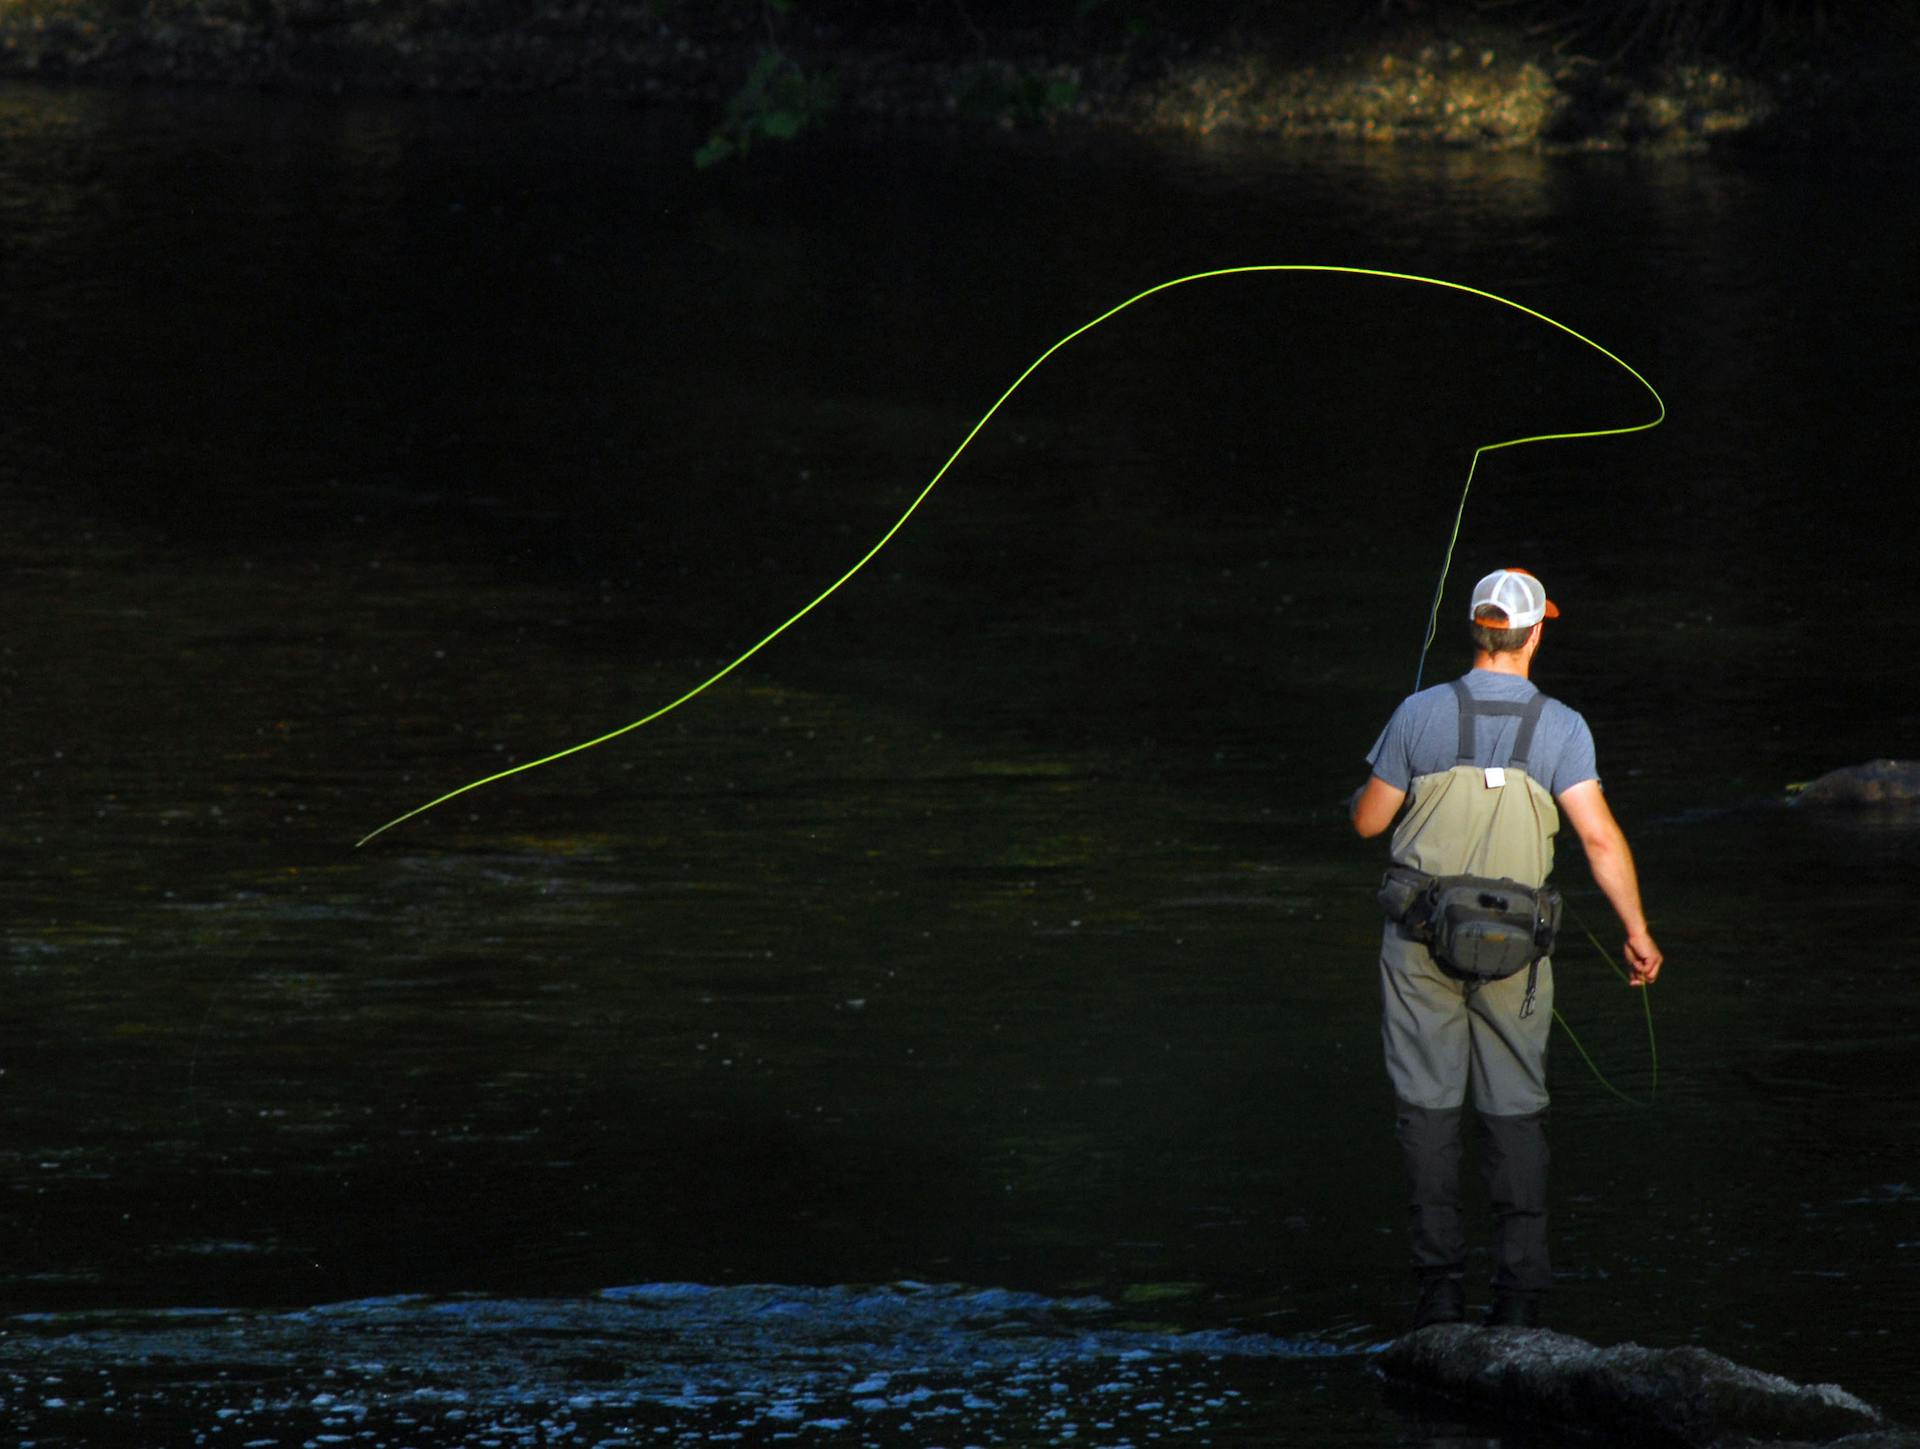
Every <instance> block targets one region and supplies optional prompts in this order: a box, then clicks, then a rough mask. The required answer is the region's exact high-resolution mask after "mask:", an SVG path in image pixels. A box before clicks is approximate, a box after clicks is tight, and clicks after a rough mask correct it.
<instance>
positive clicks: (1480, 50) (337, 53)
mask: <svg viewBox="0 0 1920 1449" xmlns="http://www.w3.org/2000/svg"><path fill="white" fill-rule="evenodd" d="M1386 8H1387V7H1382V10H1383V12H1384V11H1385V10H1386ZM154 10H155V7H151V6H149V7H145V9H144V11H143V17H144V18H125V17H116V16H115V14H114V12H113V10H112V9H111V7H107V6H104V5H102V4H99V3H91V4H89V3H79V4H58V3H43V4H40V5H37V6H21V7H16V8H14V9H12V10H7V11H0V75H5V76H10V77H13V78H31V79H38V80H43V81H45V80H50V81H57V82H67V83H82V84H102V85H156V84H157V85H180V86H196V87H199V86H218V87H239V88H249V89H271V90H286V91H295V92H317V93H332V94H343V93H374V94H394V93H400V94H407V93H419V94H451V95H472V96H517V95H550V96H562V97H564V96H594V97H602V98H611V99H616V100H626V101H630V102H633V103H635V104H641V105H648V104H677V105H690V106H696V107H698V106H709V107H713V108H714V110H715V114H716V117H718V116H719V115H720V112H721V108H723V107H724V106H726V105H727V103H728V101H729V99H730V98H739V97H742V96H743V94H745V93H744V92H743V86H745V85H746V84H747V81H748V78H749V76H750V75H752V74H753V72H754V68H755V65H756V62H758V61H760V60H761V59H762V58H763V57H768V56H772V57H774V58H776V59H777V60H778V62H779V65H780V68H781V74H782V75H784V76H785V77H787V78H789V79H791V80H792V81H793V82H795V83H801V82H804V83H806V84H807V85H809V86H813V85H814V84H815V83H816V82H817V83H818V84H817V87H816V88H815V89H812V90H811V91H809V92H808V94H809V95H810V97H811V99H809V100H807V101H805V102H803V103H801V104H800V105H799V106H798V108H796V107H795V106H793V105H791V104H789V103H788V102H787V101H784V100H781V99H779V98H777V97H775V98H769V97H768V96H766V95H760V96H758V97H753V96H748V97H747V100H748V104H749V105H750V106H759V107H761V108H762V114H770V113H776V112H777V113H779V114H778V116H777V119H776V123H775V124H774V125H772V126H770V127H768V128H767V132H766V134H768V135H774V134H782V133H783V131H787V130H791V129H797V128H800V127H802V126H804V125H806V124H811V123H813V122H816V121H818V120H820V119H823V118H824V117H826V116H827V115H829V114H832V113H841V114H858V115H867V116H888V117H897V118H903V119H936V120H937V119H950V120H953V121H955V122H956V123H961V124H971V125H987V126H1001V127H1013V126H1023V125H1049V126H1104V127H1114V128H1119V129H1122V130H1126V131H1129V132H1133V133H1162V134H1166V133H1174V134H1189V135H1214V134H1239V135H1250V136H1267V137H1274V138H1278V139H1288V140H1338V141H1348V142H1362V143H1375V144H1430V145H1444V146H1455V147H1477V148H1491V149H1512V148H1533V149H1582V150H1646V151H1658V152H1683V153H1685V152H1702V151H1707V150H1711V149H1716V148H1724V147H1733V146H1743V147H1752V148H1759V149H1776V148H1801V147H1808V146H1813V147H1818V148H1821V149H1830V148H1842V149H1867V150H1890V149H1907V148H1909V147H1912V146H1914V145H1916V144H1920V99H1917V98H1920V86H1916V84H1915V74H1914V72H1915V69H1916V66H1915V63H1914V59H1913V57H1912V56H1910V55H1907V54H1904V53H1890V52H1882V53H1880V54H1878V55H1876V56H1874V57H1872V58H1866V57H1865V55H1864V52H1863V53H1861V54H1855V55H1852V56H1848V57H1844V58H1830V59H1828V60H1825V61H1822V62H1813V61H1807V60H1799V61H1795V62H1792V63H1781V64H1773V65H1760V64H1745V65H1718V64H1712V63H1707V62H1689V63H1673V64H1659V65H1644V66H1639V67H1626V66H1623V65H1621V64H1618V63H1614V64H1607V63H1602V62H1601V61H1599V60H1596V59H1594V58H1592V57H1588V56H1583V55H1580V54H1577V53H1573V52H1572V51H1571V50H1570V49H1569V48H1568V47H1566V46H1565V45H1564V44H1554V43H1550V42H1549V40H1548V39H1546V38H1542V37H1540V36H1538V35H1530V34H1528V33H1527V32H1525V31H1523V30H1522V29H1521V28H1520V27H1517V26H1508V27H1505V28H1502V27H1500V26H1497V25H1492V24H1487V23H1482V22H1479V21H1470V22H1465V23H1459V24H1453V25H1446V24H1441V23H1437V22H1434V21H1432V20H1427V19H1404V18H1403V19H1401V20H1398V21H1394V20H1391V19H1390V18H1388V17H1387V16H1385V15H1384V14H1382V15H1373V14H1372V12H1371V10H1369V11H1368V18H1366V19H1364V20H1356V19H1353V18H1351V17H1349V18H1348V19H1347V20H1346V21H1345V22H1344V23H1342V24H1339V25H1325V24H1322V25H1319V26H1317V27H1316V28H1313V29H1312V30H1310V31H1308V30H1304V29H1303V28H1302V27H1301V26H1299V25H1297V24H1296V25H1294V26H1293V28H1292V29H1291V30H1288V29H1284V28H1281V29H1275V28H1272V27H1268V28H1264V29H1258V30H1252V31H1249V30H1247V29H1245V28H1244V27H1243V28H1241V29H1239V30H1237V31H1235V32H1232V33H1229V34H1219V35H1213V36H1209V37H1208V38H1204V39H1200V38H1190V37H1178V36H1173V35H1169V34H1162V35H1159V36H1157V37H1151V38H1146V39H1142V38H1139V37H1128V38H1126V39H1125V40H1123V41H1115V40H1114V39H1113V37H1111V36H1100V35H1094V34H1091V33H1089V32H1087V31H1085V30H1084V29H1076V28H1074V27H1051V28H1048V29H1046V30H1040V29H1031V30H1015V29H1009V28H1007V27H996V28H994V29H993V30H991V31H988V30H983V29H979V28H977V27H973V26H972V25H971V24H969V25H968V26H967V27H966V31H965V33H963V34H956V33H953V27H952V26H948V27H946V28H945V29H942V28H939V27H935V26H929V25H923V24H920V25H912V26H902V27H897V28H889V29H886V30H884V31H882V30H877V29H875V28H872V27H862V28H861V29H860V31H859V33H857V34H855V33H853V31H852V28H851V27H836V26H834V25H832V24H830V23H826V22H823V21H818V20H814V21H807V20H805V19H803V18H801V17H799V16H797V15H795V14H792V13H789V14H787V15H784V16H781V17H780V18H779V22H778V24H777V26H776V25H774V24H772V17H771V12H769V13H768V14H765V15H754V14H751V13H748V12H742V11H736V10H730V9H729V7H724V6H722V7H713V8H712V9H711V10H709V11H707V12H706V13H703V14H698V15H695V14H691V13H688V11H687V8H686V7H678V8H676V7H668V6H641V5H631V4H626V3H621V0H572V3H564V0H556V3H547V4H544V5H542V6H540V7H539V8H538V9H536V10H534V11H533V13H532V14H531V16H530V17H529V16H525V15H524V14H522V15H520V16H517V17H516V19H515V20H514V22H513V23H511V24H500V23H497V22H496V23H494V24H491V25H490V24H486V23H483V22H482V20H480V19H479V18H477V12H476V11H475V10H473V9H471V8H469V9H462V8H460V7H444V8H441V9H438V10H435V9H428V10H420V11H414V12H411V13H401V12H398V11H393V10H378V11H366V10H364V9H362V10H361V12H360V13H357V14H356V13H354V11H353V9H352V8H351V7H344V6H343V7H338V8H337V9H336V10H335V11H333V12H331V13H329V14H325V15H320V14H314V13H310V12H301V11H297V10H293V9H291V8H289V7H253V8H251V9H248V10H246V11H245V12H243V13H239V12H237V13H234V14H225V13H221V12H220V10H219V9H218V8H217V7H214V6H210V5H203V6H198V7H195V8H193V9H191V10H181V11H179V12H177V13H172V14H170V15H168V16H167V18H154ZM961 13H962V14H964V12H961ZM262 15H264V16H266V17H267V18H266V19H264V20H263V19H260V18H257V17H259V16H262ZM751 119H752V118H751V117H749V120H750V121H751Z"/></svg>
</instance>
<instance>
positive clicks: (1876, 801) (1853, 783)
mask: <svg viewBox="0 0 1920 1449" xmlns="http://www.w3.org/2000/svg"><path fill="white" fill-rule="evenodd" d="M1793 798H1794V802H1795V803H1796V804H1800V805H1920V760H1869V761H1868V762H1867V763H1866V764H1864V765H1847V766H1844V767H1842V768H1841V769H1838V770H1829V771H1828V772H1827V773H1826V774H1824V775H1822V776H1821V777H1820V778H1819V779H1817V780H1813V781H1811V782H1809V783H1807V784H1805V785H1801V786H1799V787H1798V788H1797V789H1796V790H1794V797H1793Z"/></svg>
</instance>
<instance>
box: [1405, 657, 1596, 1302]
mask: <svg viewBox="0 0 1920 1449" xmlns="http://www.w3.org/2000/svg"><path fill="white" fill-rule="evenodd" d="M1455 688H1456V691H1457V692H1458V693H1459V694H1460V696H1461V712H1460V735H1461V738H1460V761H1461V762H1460V763H1457V764H1456V765H1454V767H1453V768H1452V769H1450V770H1445V771H1441V772H1438V773H1435V774H1431V775H1422V776H1420V777H1419V778H1417V779H1415V780H1414V781H1413V783H1412V787H1411V789H1410V790H1409V791H1408V797H1409V801H1410V803H1409V806H1408V809H1407V813H1406V815H1405V817H1404V818H1403V819H1402V820H1401V822H1400V825H1399V827H1398V828H1397V829H1396V830H1395V831H1394V836H1393V859H1394V860H1395V861H1397V862H1399V863H1401V864H1403V865H1409V866H1412V867H1414V868H1415V869H1418V870H1423V871H1427V872H1428V873H1430V874H1432V875H1477V876H1488V877H1492V878H1496V879H1498V878H1502V877H1504V878H1507V879H1510V880H1515V881H1518V882H1520V883H1521V884H1522V885H1526V886H1535V887H1537V886H1540V885H1542V884H1544V883H1545V881H1546V878H1547V874H1548V872H1549V871H1550V870H1551V869H1552V868H1553V837H1554V834H1555V833H1556V832H1557V831H1558V830H1559V828H1560V812H1559V810H1558V809H1557V808H1556V807H1555V806H1554V803H1553V797H1552V795H1550V794H1549V793H1548V792H1547V790H1546V789H1545V788H1544V787H1543V786H1541V785H1540V784H1539V783H1538V782H1536V781H1535V780H1533V779H1532V778H1531V777H1530V776H1529V775H1527V773H1526V770H1525V763H1526V758H1527V750H1528V747H1529V745H1530V743H1531V740H1532V735H1533V725H1534V723H1535V722H1537V720H1538V718H1539V712H1540V709H1541V708H1542V706H1543V705H1544V702H1545V696H1544V695H1535V696H1534V698H1533V699H1532V700H1530V701H1528V702H1527V704H1525V705H1515V704H1507V703H1502V702H1497V701H1482V700H1474V699H1472V697H1471V696H1469V695H1468V694H1467V693H1466V690H1465V686H1464V685H1456V686H1455ZM1516 713H1518V714H1520V715H1521V716H1522V723H1521V728H1520V731H1519V733H1518V737H1517V738H1516V740H1515V742H1514V748H1513V751H1512V755H1511V758H1510V759H1509V761H1508V763H1507V764H1506V765H1505V766H1503V767H1492V768H1489V767H1485V766H1481V765H1478V764H1474V763H1471V761H1472V760H1473V757H1474V748H1473V728H1474V721H1475V719H1476V718H1484V717H1485V716H1487V715H1498V714H1508V715H1511V714H1516ZM1528 977H1529V973H1528V972H1525V971H1522V972H1520V973H1519V974H1518V975H1514V976H1509V977H1507V978H1506V979H1504V980H1501V981H1484V982H1479V983H1469V982H1467V981H1463V980H1462V979H1460V978H1459V977H1457V976H1454V975H1451V974H1449V973H1448V972H1447V971H1445V970H1443V969H1442V968H1441V967H1440V965H1439V964H1438V963H1437V962H1436V961H1435V960H1434V959H1433V956H1432V954H1431V953H1430V952H1429V951H1428V950H1427V948H1426V947H1425V946H1424V945H1423V944H1421V943H1420V942H1418V941H1416V940H1414V939H1413V938H1412V937H1411V936H1410V935H1409V933H1408V932H1407V931H1406V929H1405V928H1404V927H1402V926H1401V925H1400V924H1399V923H1397V922H1392V921H1390V922H1388V923H1387V925H1386V929H1385V932H1384V934H1383V936H1382V938H1381V946H1380V985H1381V1001H1382V1017H1381V1035H1382V1037H1383V1039H1384V1042H1385V1047H1386V1060H1387V1075H1388V1078H1389V1079H1390V1080H1391V1081H1392V1083H1393V1091H1394V1096H1395V1098H1396V1099H1397V1100H1396V1107H1397V1117H1396V1123H1395V1126H1396V1133H1397V1135H1398V1137H1399V1140H1400V1145H1401V1148H1402V1150H1403V1151H1404V1153H1405V1155H1406V1163H1407V1178H1408V1187H1409V1189H1410V1192H1411V1198H1412V1227H1413V1260H1414V1266H1415V1269H1416V1271H1417V1272H1418V1273H1419V1274H1420V1276H1421V1278H1422V1279H1423V1280H1429V1279H1432V1278H1436V1277H1456V1278H1457V1277H1459V1276H1460V1275H1461V1274H1462V1273H1463V1272H1464V1271H1465V1267H1466V1257H1467V1243H1466V1233H1465V1228H1464V1224H1463V1222H1462V1220H1461V1213H1460V1156H1461V1146H1460V1114H1461V1109H1462V1106H1463V1104H1464V1103H1465V1100H1466V1095H1467V1088H1468V1084H1469V1083H1471V1084H1472V1088H1473V1105H1474V1108H1475V1110H1476V1112H1477V1113H1478V1115H1479V1118H1480V1124H1481V1131H1482V1144H1481V1145H1482V1150H1481V1153H1480V1166H1481V1174H1482V1176H1483V1178H1484V1179H1485V1181H1486V1185H1487V1193H1488V1196H1489V1198H1490V1200H1491V1204H1492V1208H1493V1213H1494V1219H1495V1242H1494V1270H1493V1287H1494V1291H1495V1292H1496V1293H1511V1294H1527V1295H1531V1294H1538V1293H1541V1292H1544V1291H1545V1290H1546V1288H1547V1287H1548V1284H1549V1282H1550V1280H1551V1268H1550V1265H1549V1262H1548V1257H1547V1204H1546V1184H1547V1138H1546V1118H1547V1080H1546V1058H1547V1033H1548V1032H1549V1030H1550V1029H1551V1027H1552V1024H1553V967H1552V963H1551V962H1550V961H1544V960H1543V961H1542V962H1540V965H1539V969H1538V974H1537V980H1536V981H1535V982H1534V990H1533V999H1532V1001H1531V1002H1529V1001H1528V999H1527V998H1528V989H1529V979H1528Z"/></svg>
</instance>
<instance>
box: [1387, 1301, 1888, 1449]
mask: <svg viewBox="0 0 1920 1449" xmlns="http://www.w3.org/2000/svg"><path fill="white" fill-rule="evenodd" d="M1377 1367H1378V1369H1379V1372H1380V1373H1382V1374H1383V1375H1385V1376H1386V1377H1387V1378H1388V1379H1390V1380H1393V1381H1395V1382H1397V1383H1400V1384H1404V1385H1407V1386H1409V1387H1412V1388H1415V1389H1420V1390H1424V1391H1429V1392H1433V1393H1438V1394H1441V1395H1444V1396H1445V1397H1447V1398H1449V1399H1452V1400H1454V1401H1456V1402H1458V1403H1462V1404H1466V1405H1470V1406H1472V1407H1474V1408H1478V1409H1482V1410H1484V1411H1486V1412H1488V1413H1489V1414H1491V1415H1494V1416H1497V1417H1501V1418H1509V1419H1523V1420H1527V1421H1530V1422H1533V1423H1540V1424H1551V1425H1552V1426H1553V1427H1554V1428H1555V1429H1556V1430H1558V1431H1561V1432H1565V1433H1567V1434H1568V1435H1569V1436H1570V1437H1572V1436H1579V1437H1581V1438H1585V1439H1587V1440H1590V1441H1592V1442H1596V1443H1604V1444H1617V1445H1624V1444H1634V1445H1663V1446H1684V1449H1705V1446H1710V1445H1711V1446H1730V1445H1736V1444H1749V1443H1753V1442H1759V1443H1775V1444H1778V1443H1781V1442H1783V1441H1785V1442H1796V1443H1814V1444H1828V1443H1832V1442H1833V1441H1835V1440H1840V1439H1847V1436H1850V1435H1852V1436H1865V1437H1862V1438H1853V1439H1848V1440H1847V1443H1848V1449H1854V1446H1856V1445H1857V1446H1859V1449H1869V1446H1872V1449H1882V1446H1884V1449H1892V1446H1896V1445H1899V1446H1916V1449H1920V1435H1913V1434H1908V1433H1904V1432H1901V1431H1899V1430H1897V1429H1895V1428H1894V1427H1893V1426H1891V1425H1889V1424H1888V1423H1887V1422H1886V1420H1885V1419H1884V1418H1882V1416H1881V1415H1880V1412H1879V1411H1878V1410H1877V1409H1875V1408H1874V1407H1873V1406H1872V1405H1870V1404H1866V1403H1863V1402H1862V1401H1861V1400H1859V1399H1856V1398H1855V1397H1854V1396H1853V1395H1851V1394H1849V1393H1847V1392H1845V1391H1844V1390H1842V1389H1839V1388H1836V1387H1834V1386H1833V1385H1832V1384H1817V1385H1813V1386H1807V1385H1803V1384H1796V1383H1794V1382H1793V1381H1792V1380H1790V1379H1783V1378H1781V1377H1779V1376H1778V1375H1776V1374H1769V1373H1761V1372H1760V1371H1759V1370H1757V1369H1750V1368H1745V1367H1742V1366H1741V1365H1740V1364H1737V1363H1733V1362H1731V1361H1729V1360H1727V1359H1724V1358H1721V1357H1720V1356H1719V1355H1718V1354H1714V1353H1709V1352H1707V1351H1706V1350H1705V1349H1702V1348H1694V1347H1683V1348H1642V1347H1640V1346H1639V1345H1638V1344H1631V1343H1629V1344H1620V1345H1618V1346H1616V1347H1613V1348H1599V1347H1596V1346H1595V1345H1593V1344H1591V1343H1588V1342H1586V1341H1585V1340H1583V1339H1578V1338H1573V1337H1571V1336H1569V1335H1567V1334H1564V1333H1552V1332H1549V1331H1547V1330H1545V1329H1483V1328H1478V1327H1473V1326H1469V1325H1467V1324H1458V1323H1450V1324H1442V1325H1438V1326H1436V1327H1433V1328H1426V1329H1422V1330H1420V1331H1419V1332H1417V1333H1409V1334H1406V1335H1405V1336H1403V1337H1401V1338H1398V1339H1395V1340H1394V1341H1393V1342H1392V1343H1390V1344H1388V1345H1387V1346H1386V1348H1385V1349H1383V1350H1382V1351H1381V1353H1380V1356H1379V1359H1378V1360H1377Z"/></svg>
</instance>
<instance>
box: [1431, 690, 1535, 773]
mask: <svg viewBox="0 0 1920 1449" xmlns="http://www.w3.org/2000/svg"><path fill="white" fill-rule="evenodd" d="M1453 692H1454V695H1455V697H1456V698H1457V699H1458V700H1459V701H1460V755H1459V758H1458V759H1456V760H1455V761H1454V763H1455V764H1456V765H1471V764H1472V763H1473V762H1474V760H1473V755H1474V727H1473V722H1474V720H1475V719H1477V718H1479V717H1481V716H1483V715H1484V716H1487V717H1489V718H1500V717H1505V716H1510V715H1517V716H1519V719H1520V733H1519V734H1517V735H1515V736H1514V738H1513V753H1512V754H1511V755H1510V756H1509V757H1508V758H1507V764H1508V765H1510V766H1512V767H1513V768H1514V769H1516V770H1524V769H1526V767H1527V755H1528V753H1529V752H1530V751H1531V750H1532V749H1533V732H1534V730H1535V729H1536V728H1538V727H1539V724H1540V715H1541V713H1542V711H1544V710H1545V709H1546V707H1547V697H1546V695H1544V694H1542V693H1541V692H1540V691H1539V690H1537V689H1536V690H1535V691H1534V692H1533V698H1532V699H1529V700H1526V701H1524V702H1515V701H1513V700H1505V699H1475V698H1474V697H1473V695H1472V694H1471V693H1469V692H1468V689H1467V682H1466V681H1465V680H1464V679H1456V680H1454V681H1453Z"/></svg>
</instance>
